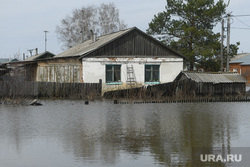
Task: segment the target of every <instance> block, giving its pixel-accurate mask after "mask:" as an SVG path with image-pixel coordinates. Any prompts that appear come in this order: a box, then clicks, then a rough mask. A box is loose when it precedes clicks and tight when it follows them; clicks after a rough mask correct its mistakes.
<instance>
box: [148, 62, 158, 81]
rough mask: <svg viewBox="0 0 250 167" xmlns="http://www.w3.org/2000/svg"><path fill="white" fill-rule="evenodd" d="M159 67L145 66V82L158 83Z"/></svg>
mask: <svg viewBox="0 0 250 167" xmlns="http://www.w3.org/2000/svg"><path fill="white" fill-rule="evenodd" d="M159 69H160V65H145V82H159V81H160V80H159Z"/></svg>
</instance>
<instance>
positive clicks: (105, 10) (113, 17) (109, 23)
mask: <svg viewBox="0 0 250 167" xmlns="http://www.w3.org/2000/svg"><path fill="white" fill-rule="evenodd" d="M99 23H100V31H101V32H100V33H101V34H102V35H104V34H109V33H112V32H115V31H119V30H122V29H125V28H126V27H127V26H126V24H124V22H123V21H122V20H120V19H119V10H118V9H116V7H115V5H114V3H110V4H101V6H100V7H99Z"/></svg>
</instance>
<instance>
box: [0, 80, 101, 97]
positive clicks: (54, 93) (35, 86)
mask: <svg viewBox="0 0 250 167" xmlns="http://www.w3.org/2000/svg"><path fill="white" fill-rule="evenodd" d="M101 91H102V82H101V81H100V82H99V83H55V82H30V81H0V98H16V97H48V98H50V97H58V98H83V99H84V98H88V99H91V98H96V97H100V96H101Z"/></svg>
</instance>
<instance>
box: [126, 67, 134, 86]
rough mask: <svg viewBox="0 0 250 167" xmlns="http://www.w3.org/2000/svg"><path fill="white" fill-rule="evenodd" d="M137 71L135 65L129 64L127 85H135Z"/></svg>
mask: <svg viewBox="0 0 250 167" xmlns="http://www.w3.org/2000/svg"><path fill="white" fill-rule="evenodd" d="M135 84H136V79H135V72H134V67H133V65H127V85H135Z"/></svg>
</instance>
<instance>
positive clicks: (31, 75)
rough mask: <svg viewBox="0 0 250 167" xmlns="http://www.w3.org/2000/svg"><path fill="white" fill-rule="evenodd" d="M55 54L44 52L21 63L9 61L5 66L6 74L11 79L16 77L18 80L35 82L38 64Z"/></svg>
mask: <svg viewBox="0 0 250 167" xmlns="http://www.w3.org/2000/svg"><path fill="white" fill-rule="evenodd" d="M54 56H55V54H53V53H51V52H48V51H46V52H44V53H40V54H38V50H36V54H35V55H33V56H31V57H28V58H27V59H25V60H23V61H11V62H8V63H7V64H6V66H7V68H8V74H9V76H11V77H16V78H18V79H20V80H27V81H36V73H37V65H38V62H39V61H41V60H44V59H49V58H52V57H54Z"/></svg>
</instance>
